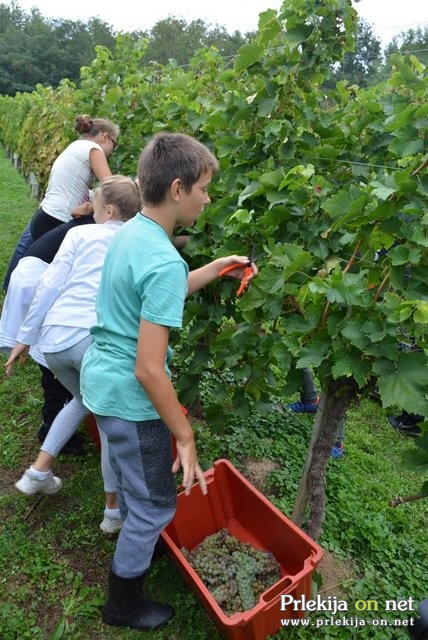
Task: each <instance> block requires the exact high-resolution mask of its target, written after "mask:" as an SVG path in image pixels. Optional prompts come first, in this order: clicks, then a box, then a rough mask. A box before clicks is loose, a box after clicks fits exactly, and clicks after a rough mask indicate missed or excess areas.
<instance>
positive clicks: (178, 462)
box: [172, 439, 208, 496]
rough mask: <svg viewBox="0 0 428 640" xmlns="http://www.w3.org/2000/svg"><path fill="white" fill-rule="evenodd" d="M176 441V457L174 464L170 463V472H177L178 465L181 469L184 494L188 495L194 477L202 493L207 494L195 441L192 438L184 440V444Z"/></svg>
mask: <svg viewBox="0 0 428 640" xmlns="http://www.w3.org/2000/svg"><path fill="white" fill-rule="evenodd" d="M176 443H177V457H176V459H175V460H174V464H173V465H172V472H173V473H177V471H178V470H179V468H180V466H181V467H182V469H183V482H182V484H183V487H184V493H185V495H186V496H188V495H189V493H190V489H191V488H192V485H193V482H194V480H195V477H196V479H197V480H198V482H199V486H200V489H201V491H202V493H203V495H206V494H207V491H208V490H207V483H206V480H205V476H204V472H203V471H202V469H201V467H200V466H199V462H198V458H197V455H196V448H195V442H194V440H193V439H192V440H191V441H188V442H185V443H184V444H182V443H180V442H179V440H177V441H176Z"/></svg>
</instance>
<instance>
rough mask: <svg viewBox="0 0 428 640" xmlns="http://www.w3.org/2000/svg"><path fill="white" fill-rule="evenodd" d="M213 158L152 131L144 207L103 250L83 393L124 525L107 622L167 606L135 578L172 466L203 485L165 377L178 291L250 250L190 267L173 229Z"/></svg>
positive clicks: (151, 615)
mask: <svg viewBox="0 0 428 640" xmlns="http://www.w3.org/2000/svg"><path fill="white" fill-rule="evenodd" d="M217 168H218V163H217V160H216V159H215V157H214V156H213V155H212V154H211V152H210V151H209V150H208V149H207V147H205V146H204V145H202V144H201V143H200V142H198V141H197V140H195V139H194V138H191V137H189V136H186V135H184V134H172V133H160V134H158V135H157V136H155V137H154V138H153V139H152V140H151V142H149V144H148V145H147V146H146V147H145V148H144V150H143V152H142V154H141V157H140V162H139V168H138V181H139V185H140V191H141V198H142V202H143V210H142V212H141V213H139V214H137V216H136V217H135V219H134V220H132V221H130V222H128V223H127V224H126V225H124V226H123V228H122V229H121V230H120V231H119V232H118V233H117V235H116V236H115V239H114V241H113V242H112V244H111V246H110V248H109V251H108V253H107V256H106V260H105V264H104V268H103V273H102V278H101V283H100V287H99V292H98V297H97V322H96V325H95V326H94V327H92V329H91V333H92V335H93V341H92V343H91V345H90V347H89V349H88V350H87V352H86V354H85V358H84V361H83V364H82V369H81V392H82V397H83V402H84V404H85V405H86V406H87V407H89V409H91V411H92V412H93V413H94V414H95V416H96V419H97V423H98V425H99V427H100V428H101V429H102V430H103V431H104V432H105V433H106V434H107V437H108V442H109V452H110V457H111V462H112V465H113V468H114V469H115V471H116V473H117V476H118V499H119V507H120V511H121V516H122V519H123V527H122V530H121V532H120V534H119V537H118V541H117V545H116V550H115V554H114V557H113V561H112V565H111V569H110V574H109V596H108V601H107V603H106V604H105V606H104V608H103V611H102V615H103V619H104V621H105V622H107V623H109V624H113V625H117V626H128V627H132V628H135V629H153V628H156V627H159V626H161V625H162V624H164V623H165V622H167V620H169V618H170V617H171V616H172V615H173V610H172V607H170V606H169V605H168V604H161V603H157V602H152V601H149V600H147V599H146V598H145V597H144V595H143V585H144V580H145V577H146V574H147V570H148V568H149V566H150V562H151V558H152V555H153V550H154V547H155V544H156V542H157V540H158V537H159V534H160V532H161V531H162V529H164V528H165V526H166V525H167V524H168V523H169V522H170V521H171V519H172V517H173V515H174V511H175V502H176V483H175V479H174V473H175V472H177V471H178V470H179V468H180V467H182V471H183V481H182V484H183V486H184V489H185V493H186V494H188V493H189V492H190V488H191V486H192V483H193V481H194V479H195V477H196V479H197V480H198V481H199V484H200V489H201V491H202V493H203V494H206V492H207V487H206V482H205V478H204V475H203V473H202V470H201V468H200V466H199V463H198V459H197V454H196V448H195V442H194V436H193V431H192V427H191V425H190V423H189V422H188V420H187V418H186V417H185V415H184V413H183V411H182V408H181V405H180V403H179V401H178V399H177V396H176V394H175V391H174V388H173V386H172V383H171V380H170V374H169V369H168V359H169V357H170V348H169V345H168V341H169V329H170V327H180V326H181V322H182V314H183V306H184V301H185V298H186V296H187V295H188V294H191V293H193V292H194V291H197V290H198V289H199V288H201V287H202V286H204V285H205V284H207V283H209V282H211V281H212V280H214V279H215V278H217V277H218V275H219V274H220V272H221V271H222V270H223V269H224V268H225V267H227V266H231V265H233V264H235V263H238V264H239V265H242V267H237V268H236V269H233V270H232V271H230V272H229V274H228V275H232V276H236V277H241V276H242V274H243V271H244V269H245V267H248V258H247V257H246V256H228V257H226V258H219V259H217V260H214V261H213V262H211V263H209V264H207V265H205V266H204V267H201V268H200V269H196V270H195V271H192V272H191V273H188V267H187V264H186V263H185V261H184V260H183V259H182V258H181V256H180V255H179V253H178V252H177V250H176V249H175V248H174V246H173V244H172V242H171V238H172V235H173V231H174V228H175V227H176V226H181V227H186V226H192V225H193V224H194V223H195V221H196V219H197V218H198V216H199V214H200V213H201V212H202V211H203V209H204V207H205V205H207V204H209V202H210V199H209V196H208V185H209V183H210V181H211V177H212V175H213V173H214V172H215V171H217ZM253 273H254V274H255V273H256V268H255V267H253ZM171 434H172V435H173V436H174V438H175V440H176V446H177V457H176V459H175V460H174V461H173V458H172V443H171Z"/></svg>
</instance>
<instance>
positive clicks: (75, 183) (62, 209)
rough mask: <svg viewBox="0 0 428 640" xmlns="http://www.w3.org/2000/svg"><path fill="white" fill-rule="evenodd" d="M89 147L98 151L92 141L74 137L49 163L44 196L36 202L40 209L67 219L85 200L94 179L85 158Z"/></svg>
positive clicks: (65, 220)
mask: <svg viewBox="0 0 428 640" xmlns="http://www.w3.org/2000/svg"><path fill="white" fill-rule="evenodd" d="M91 149H101V151H102V148H101V146H100V145H99V144H98V143H97V142H94V141H93V140H75V142H72V143H71V144H69V145H68V147H67V148H66V149H64V151H63V152H62V153H61V154H60V155H59V156H58V158H57V159H56V160H55V162H54V163H53V165H52V169H51V173H50V176H49V182H48V186H47V189H46V193H45V197H44V198H43V200H42V202H41V203H40V206H41V208H42V209H43V211H45V212H46V213H48V214H49V215H50V216H52V217H53V218H57V219H58V220H61V221H62V222H68V221H69V220H70V219H71V212H72V211H73V209H74V208H75V207H76V206H77V205H78V204H82V202H86V201H87V200H89V187H90V186H91V184H92V182H93V181H94V179H95V176H94V174H93V173H92V170H91V165H90V161H89V154H90V152H91Z"/></svg>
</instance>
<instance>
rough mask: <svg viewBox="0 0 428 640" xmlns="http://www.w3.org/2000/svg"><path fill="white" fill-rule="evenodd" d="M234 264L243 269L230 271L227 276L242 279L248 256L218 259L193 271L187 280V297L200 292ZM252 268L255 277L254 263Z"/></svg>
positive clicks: (255, 268)
mask: <svg viewBox="0 0 428 640" xmlns="http://www.w3.org/2000/svg"><path fill="white" fill-rule="evenodd" d="M234 263H239V264H242V268H237V269H233V270H232V271H229V273H228V274H227V275H229V276H232V277H234V278H242V275H243V269H245V267H248V263H249V258H248V256H227V257H226V258H217V260H213V261H212V262H209V263H208V264H206V265H205V266H204V267H200V268H199V269H194V270H193V271H191V272H190V273H189V276H188V278H187V285H188V294H187V295H189V296H190V295H191V294H192V293H195V292H196V291H199V289H201V288H202V287H204V286H205V285H206V284H208V283H210V282H212V281H213V280H215V279H216V278H218V276H219V274H220V271H222V270H223V269H224V268H225V267H228V266H229V265H231V264H234ZM251 266H252V268H253V277H254V276H255V275H257V267H256V265H255V264H254V263H253V262H252V263H251Z"/></svg>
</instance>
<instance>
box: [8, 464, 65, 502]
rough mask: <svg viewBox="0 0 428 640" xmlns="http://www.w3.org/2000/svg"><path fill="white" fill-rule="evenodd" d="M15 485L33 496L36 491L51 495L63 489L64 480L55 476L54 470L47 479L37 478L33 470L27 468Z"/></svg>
mask: <svg viewBox="0 0 428 640" xmlns="http://www.w3.org/2000/svg"><path fill="white" fill-rule="evenodd" d="M15 487H16V488H17V489H18V491H21V493H25V494H26V495H27V496H32V495H33V494H35V493H47V494H49V495H51V494H53V493H58V491H59V490H60V489H61V487H62V480H61V478H57V477H56V476H54V475H53V473H52V472H51V473H50V475H49V476H48V477H47V478H45V480H37V478H35V477H34V476H33V474H32V473H31V471H30V470H29V469H27V470H26V472H25V473H24V475H23V476H22V478H21V479H20V480H18V482H15Z"/></svg>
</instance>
